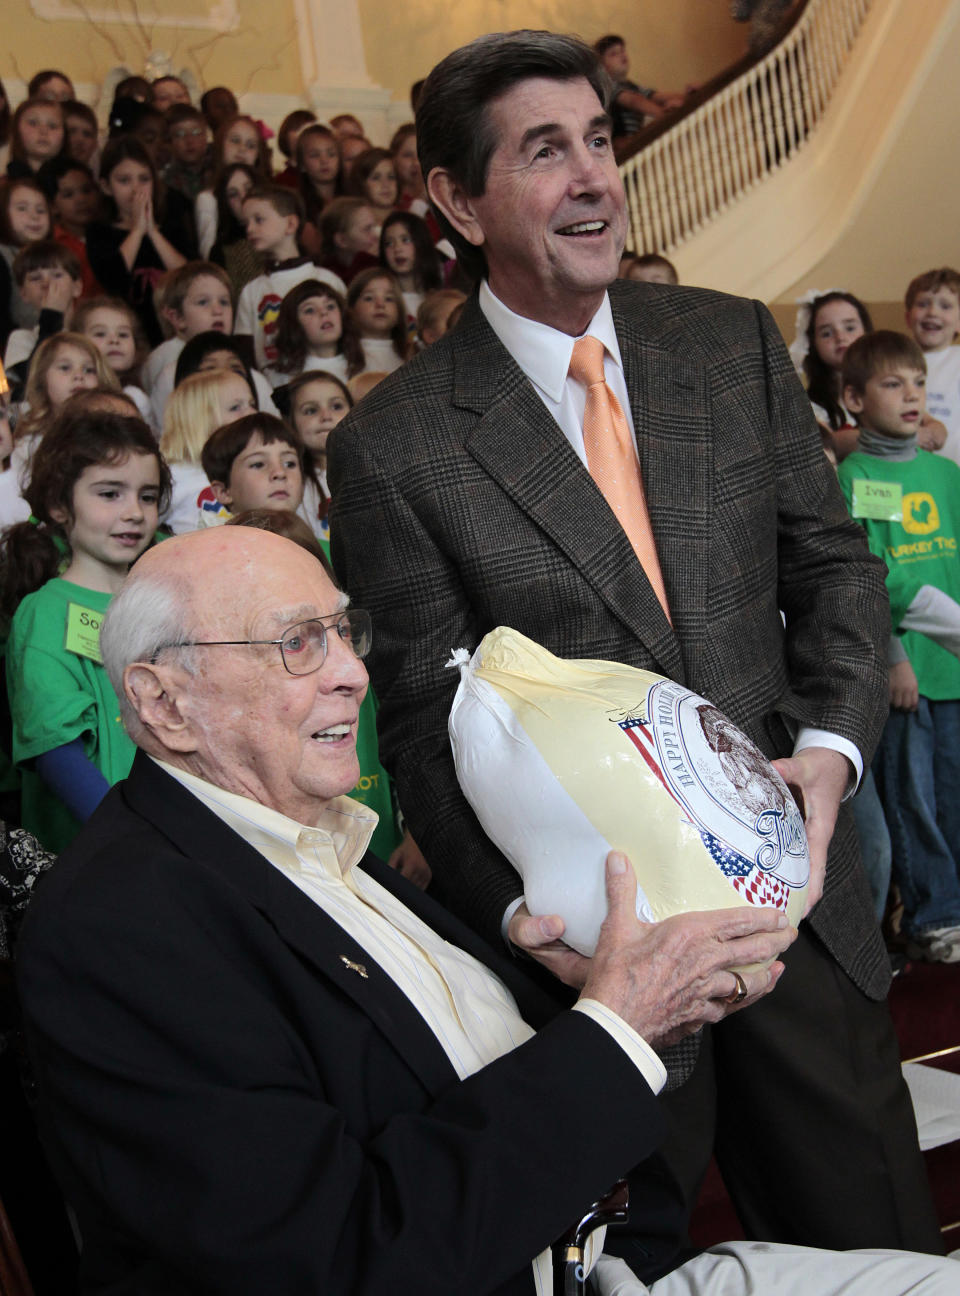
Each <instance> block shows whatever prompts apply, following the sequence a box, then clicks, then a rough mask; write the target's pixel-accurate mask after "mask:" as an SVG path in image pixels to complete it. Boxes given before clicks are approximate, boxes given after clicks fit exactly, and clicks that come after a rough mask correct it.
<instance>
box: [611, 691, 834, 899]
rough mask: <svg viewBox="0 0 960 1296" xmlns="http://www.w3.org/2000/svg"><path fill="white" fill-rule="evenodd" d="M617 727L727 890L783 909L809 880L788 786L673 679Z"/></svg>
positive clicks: (712, 711)
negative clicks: (677, 809) (696, 839)
mask: <svg viewBox="0 0 960 1296" xmlns="http://www.w3.org/2000/svg"><path fill="white" fill-rule="evenodd" d="M617 724H618V726H619V728H620V729H621V730H622V731H623V734H624V736H625V738H626V739H628V740H629V742H631V743H632V744H633V746H634V747H635V748H636V750H637V751H638V752H639V754H640V756H641V757H642V758H643V760H644V763H645V764H646V765H647V767H648V768H649V770H650V771H651V773H652V774H653V776H654V777H655V778H656V779H658V781H659V782H660V784H661V785H662V787H663V788H664V790H665V791H666V792H667V793H668V794H669V795H670V796H671V797H672V798H673V800H674V801H675V802H676V803H677V805H678V806H679V807H680V809H681V811H682V814H683V817H684V819H685V821H686V822H687V823H689V824H690V825H691V827H692V828H694V829H695V830H696V831H697V833H698V834H699V836H700V840H701V841H702V842H703V847H704V850H705V851H706V852H707V854H708V855H709V857H710V859H711V860H712V861H713V862H714V864H715V865H716V866H717V868H718V869H719V870H720V872H721V873H723V875H724V876H725V877H726V878H727V880H728V881H729V883H730V885H731V886H732V887H733V888H734V890H735V891H736V892H738V894H739V895H741V896H742V897H743V898H744V899H745V900H746V901H748V902H749V903H750V904H756V905H774V906H776V908H778V909H782V910H786V907H787V901H788V900H789V898H790V893H791V891H792V890H793V889H795V888H796V887H802V886H805V885H806V883H807V879H808V877H809V874H810V860H809V856H808V853H807V839H806V834H805V833H804V830H803V819H802V818H801V815H800V812H799V810H798V809H797V807H796V805H795V803H794V801H793V798H792V797H791V796H790V793H789V792H788V790H787V786H786V784H785V783H784V782H783V780H782V779H781V778H780V776H779V775H778V774H777V772H776V770H774V769H773V768H772V766H771V765H770V762H769V761H768V760H767V758H766V757H765V756H764V754H763V753H762V752H761V751H760V749H759V748H758V747H756V746H755V745H754V744H753V743H752V742H751V741H750V739H749V738H748V737H747V736H746V734H744V733H743V732H742V731H741V730H739V729H738V728H737V727H736V725H734V724H733V723H732V722H731V721H730V720H728V719H727V718H726V716H724V715H723V714H722V712H720V711H718V710H717V708H716V707H715V706H713V705H712V704H711V703H709V702H707V701H705V699H704V698H701V697H698V696H697V695H696V694H695V693H691V692H690V690H689V689H685V688H683V686H682V685H680V684H675V683H673V682H672V681H670V680H659V681H657V683H655V684H653V685H651V687H650V688H649V689H648V690H647V695H646V698H645V699H644V701H643V702H642V703H641V705H640V706H639V707H637V708H636V710H635V711H634V712H632V713H631V714H630V715H629V716H627V717H626V718H623V719H618V720H617Z"/></svg>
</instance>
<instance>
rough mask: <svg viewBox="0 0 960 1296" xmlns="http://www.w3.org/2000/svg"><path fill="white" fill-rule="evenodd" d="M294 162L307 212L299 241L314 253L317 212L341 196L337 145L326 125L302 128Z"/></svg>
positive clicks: (315, 249)
mask: <svg viewBox="0 0 960 1296" xmlns="http://www.w3.org/2000/svg"><path fill="white" fill-rule="evenodd" d="M296 162H297V170H298V172H299V174H300V185H299V188H300V197H301V198H302V199H303V207H304V212H305V213H306V220H305V222H304V226H303V228H302V230H301V231H300V238H301V242H302V243H303V246H304V248H305V249H306V251H307V252H309V253H310V254H313V253H315V252H319V250H320V234H319V229H318V223H319V220H320V213H321V212H322V211H323V209H324V207H326V205H327V203H329V202H332V200H333V199H334V198H337V197H339V196H340V195H341V194H342V193H343V171H342V168H341V162H340V145H339V144H338V142H337V137H336V135H334V133H333V131H332V130H331V129H330V127H329V126H324V125H323V124H322V123H321V122H315V123H313V124H312V125H310V126H305V127H304V128H303V130H302V131H301V132H300V134H299V136H298V138H297V151H296Z"/></svg>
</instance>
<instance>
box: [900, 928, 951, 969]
mask: <svg viewBox="0 0 960 1296" xmlns="http://www.w3.org/2000/svg"><path fill="white" fill-rule="evenodd" d="M907 957H908V958H913V959H925V960H926V961H927V962H928V963H960V927H935V928H934V929H933V931H925V932H917V933H916V934H915V935H913V936H908V937H907Z"/></svg>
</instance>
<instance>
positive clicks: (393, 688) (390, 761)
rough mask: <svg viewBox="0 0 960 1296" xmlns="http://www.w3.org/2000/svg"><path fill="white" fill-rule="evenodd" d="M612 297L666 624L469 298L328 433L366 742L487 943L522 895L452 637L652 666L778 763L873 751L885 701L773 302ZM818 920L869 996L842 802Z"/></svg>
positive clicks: (872, 989)
mask: <svg viewBox="0 0 960 1296" xmlns="http://www.w3.org/2000/svg"><path fill="white" fill-rule="evenodd" d="M610 299H611V304H612V307H613V314H614V321H615V324H616V329H617V336H618V339H619V341H620V348H621V353H622V357H623V364H624V370H625V375H626V383H627V389H628V391H629V392H630V393H631V411H632V415H633V422H634V426H635V429H636V435H637V441H638V446H639V452H640V461H641V464H642V468H643V475H644V483H645V488H646V493H647V498H648V503H649V508H650V516H651V521H652V524H653V529H654V533H655V535H656V539H657V550H658V553H659V556H660V565H661V568H662V570H663V577H664V581H665V583H666V589H667V595H668V599H669V603H670V609H671V614H672V619H673V625H672V627H671V625H670V623H668V621H667V620H666V617H665V616H664V614H663V611H662V609H661V608H660V606H659V604H658V602H657V599H656V597H655V595H654V593H653V591H652V589H651V588H650V585H649V582H648V581H647V579H646V576H645V575H644V573H643V570H642V568H641V566H640V564H639V563H638V562H637V560H636V558H635V556H634V553H633V550H632V549H631V548H630V544H629V542H628V540H627V538H626V536H625V535H624V533H623V530H622V529H621V527H620V526H619V525H618V523H617V521H616V519H615V517H614V515H613V513H612V512H611V510H610V508H609V506H608V505H607V503H606V501H605V500H604V498H603V496H602V495H601V493H600V491H599V490H598V488H597V487H596V485H595V484H594V482H593V481H592V479H591V477H590V475H589V473H588V472H587V470H586V469H585V468H584V466H583V464H582V463H581V462H580V460H579V459H578V457H577V455H576V454H575V452H574V451H573V450H572V449H571V447H570V445H569V443H568V442H567V440H566V438H565V437H564V436H563V434H562V432H561V431H560V429H559V427H558V426H557V424H556V423H555V422H554V420H553V419H552V418H551V417H550V415H549V414H548V413H547V410H546V408H545V406H544V405H543V403H542V401H541V400H540V398H539V396H538V395H537V393H536V391H535V390H534V388H533V386H532V384H531V383H530V382H529V381H528V380H527V378H526V377H525V376H524V374H523V373H522V371H521V370H520V368H519V367H518V366H517V365H516V363H515V362H514V361H513V359H512V358H511V357H510V355H509V354H508V353H507V351H506V350H505V348H504V347H503V346H502V345H501V343H500V342H499V341H498V339H497V338H496V336H495V334H494V333H493V331H492V330H491V329H490V327H489V325H488V324H487V323H486V320H485V319H484V317H483V315H482V313H481V311H480V309H479V306H478V304H477V302H476V299H474V300H472V301H471V302H469V303H468V305H467V308H466V309H465V311H464V314H463V317H462V319H461V321H460V324H459V325H458V327H457V328H456V329H455V330H454V332H453V333H451V334H448V335H447V336H446V337H444V338H442V339H441V340H440V341H439V342H438V343H436V344H435V345H434V346H432V347H430V348H429V349H428V350H427V351H426V352H424V353H423V354H422V355H421V356H419V357H418V358H417V359H416V360H414V361H413V362H411V363H410V364H408V365H406V366H404V368H403V369H401V370H400V371H399V372H398V373H396V374H394V375H392V376H391V378H390V379H388V380H386V381H384V382H383V383H381V384H380V386H378V387H377V388H376V390H375V391H374V392H372V393H371V394H370V395H368V396H367V397H365V398H364V400H363V403H362V404H361V405H360V406H359V407H358V409H357V410H355V411H353V412H352V413H351V414H350V415H349V416H348V418H347V419H345V420H344V421H343V422H342V423H341V424H340V425H339V426H338V427H337V429H336V431H335V432H334V434H333V436H332V437H331V441H330V467H329V480H330V483H331V490H332V496H333V506H332V515H331V516H332V521H331V544H332V551H333V558H334V563H335V565H336V568H337V572H338V575H339V577H340V579H341V581H342V583H343V585H344V588H345V589H347V590H348V591H349V592H350V595H351V597H352V598H353V600H354V602H355V603H356V604H357V605H358V606H362V607H368V608H370V610H371V611H372V613H373V615H374V646H373V654H372V657H371V659H370V662H369V665H370V668H371V675H372V678H373V681H374V684H375V687H376V690H377V696H378V699H379V701H380V713H379V727H380V733H381V747H382V757H383V760H384V763H385V764H386V765H387V768H388V769H391V770H392V772H393V773H394V776H395V778H396V780H397V784H398V792H399V796H400V803H401V805H402V806H403V809H404V813H405V815H406V816H407V818H408V820H409V821H410V825H411V828H412V831H413V834H414V836H415V837H416V839H417V841H418V842H419V844H420V846H421V847H422V849H423V850H424V852H425V854H426V857H427V859H428V860H429V862H430V864H431V867H432V868H433V870H434V874H435V877H436V878H437V879H438V882H439V884H440V885H441V887H442V888H443V890H442V895H443V897H444V899H445V900H446V901H447V902H448V903H450V904H451V905H452V906H453V907H454V908H456V909H457V910H458V912H459V913H460V914H461V916H462V917H465V918H466V919H467V921H469V922H471V923H472V924H473V925H475V926H477V927H478V928H479V929H480V930H481V931H482V932H483V933H484V934H485V935H486V936H487V938H488V939H493V937H494V933H496V931H497V930H498V928H499V924H500V921H501V917H502V915H503V911H504V909H505V907H506V905H507V904H508V903H509V901H510V900H512V899H513V898H514V897H516V896H517V895H519V894H520V887H519V880H518V878H517V877H516V875H515V874H514V872H513V870H512V868H511V867H510V865H509V864H508V863H507V862H506V861H505V860H504V859H503V857H502V856H500V855H499V853H498V852H497V851H496V850H495V849H494V848H493V847H492V845H491V844H490V843H489V842H488V841H486V839H485V838H484V834H483V832H482V829H480V827H479V825H478V823H477V821H476V819H475V818H474V816H473V814H472V812H471V810H470V809H469V807H468V806H467V804H466V802H465V800H464V799H463V797H462V795H461V793H460V791H459V788H458V786H457V781H456V775H455V773H454V769H453V761H452V758H451V755H450V749H449V741H448V738H447V727H446V726H447V716H448V714H449V708H450V703H451V701H452V698H453V694H454V691H455V689H456V684H457V678H456V672H454V671H445V670H444V669H443V664H444V661H445V660H446V659H447V658H448V656H449V653H450V650H451V649H452V648H461V647H465V648H469V649H473V648H474V647H475V646H476V645H477V643H479V641H480V639H481V638H482V637H483V635H484V634H486V632H487V631H488V630H490V629H491V628H493V627H494V626H496V625H508V626H512V627H513V628H514V629H516V630H519V631H521V632H522V633H523V634H526V635H528V636H530V637H531V638H533V639H535V640H538V641H539V642H540V643H542V644H544V645H545V646H546V647H547V648H548V649H550V651H551V652H554V653H556V654H557V655H558V656H561V657H598V658H610V659H613V660H616V661H622V662H626V663H627V664H629V665H633V666H639V667H643V668H645V669H648V670H655V671H659V672H660V673H662V674H664V675H666V676H668V677H669V678H671V679H674V680H678V681H680V682H681V683H683V684H686V685H687V686H688V687H690V688H692V689H693V690H694V691H695V692H697V693H700V694H702V695H703V696H704V697H706V698H709V699H710V700H711V701H712V702H714V703H715V704H716V705H717V706H718V707H720V708H721V709H722V710H723V711H724V712H725V713H726V714H727V715H728V716H730V718H731V719H732V720H734V721H735V722H736V723H737V724H738V725H740V727H741V728H742V729H744V730H745V731H746V732H747V733H748V734H749V735H750V736H751V738H753V740H754V741H755V742H756V743H757V744H758V746H760V747H761V748H762V749H763V750H764V751H765V752H766V753H767V754H768V755H770V756H782V755H788V754H789V753H790V751H791V748H792V740H791V732H792V730H793V729H795V728H796V726H797V725H801V724H802V725H812V726H815V727H818V728H823V729H826V730H829V731H831V732H833V733H837V734H840V735H842V736H844V737H845V738H848V739H849V740H851V741H852V742H853V743H854V744H855V745H856V746H857V747H858V748H859V749H860V751H861V752H862V753H863V755H864V760H865V761H867V760H869V758H870V756H871V754H872V750H873V747H874V744H875V742H876V739H877V737H878V735H879V732H880V727H881V725H882V722H883V718H884V716H885V714H886V705H887V704H886V697H887V683H886V679H887V672H886V659H885V653H884V651H883V648H882V645H884V644H885V642H886V635H887V634H888V633H889V609H888V605H887V599H886V592H885V590H884V584H883V568H882V565H881V564H880V563H879V562H878V561H876V560H875V559H874V558H873V557H872V556H871V555H870V554H869V552H868V550H867V547H866V544H865V541H864V537H863V533H862V531H861V530H860V528H859V527H857V526H856V524H855V523H853V522H852V521H851V520H850V518H849V517H848V515H847V511H846V509H845V507H844V504H843V500H842V498H841V495H840V492H839V490H838V488H837V484H836V480H835V474H834V473H833V471H832V469H831V468H830V466H829V464H828V463H827V461H826V459H825V458H824V456H823V454H822V452H821V450H820V443H819V438H818V436H817V433H816V429H815V424H814V421H813V418H812V415H811V412H810V406H809V402H808V401H807V399H806V397H805V395H804V393H803V391H802V388H801V387H800V384H799V383H798V382H797V379H796V376H795V374H794V372H793V367H792V365H791V364H790V360H789V357H788V356H787V354H786V351H785V349H784V347H783V344H782V341H781V339H780V335H779V333H778V332H777V329H776V327H775V325H774V323H773V321H772V319H771V318H770V316H769V314H768V312H767V311H766V310H765V309H764V308H763V307H762V306H761V305H760V304H759V303H751V302H749V301H745V300H743V299H740V298H732V297H725V296H722V295H720V294H718V293H713V292H707V291H705V290H701V289H692V288H672V287H666V286H664V285H659V284H633V283H625V282H624V281H622V280H620V281H617V282H616V283H614V284H612V285H611V287H610ZM781 609H782V610H783V612H784V614H785V616H786V628H784V625H783V623H782V621H781V616H780V612H781ZM811 924H812V926H813V927H814V929H815V930H816V932H817V933H818V935H819V936H820V937H821V939H822V940H823V941H824V942H825V944H826V945H827V947H828V948H829V949H830V951H831V952H832V954H833V955H834V957H835V958H836V959H837V960H838V961H839V962H840V963H841V965H842V966H843V967H844V968H845V969H846V971H847V972H848V973H849V974H850V975H851V976H852V977H853V979H854V980H855V981H856V982H857V984H858V985H860V987H861V988H862V989H863V990H865V991H866V992H867V993H868V994H870V995H872V996H874V997H880V996H882V995H883V994H884V993H885V991H886V988H887V985H888V983H889V964H888V960H887V958H886V954H885V952H884V949H883V945H882V942H881V941H880V937H879V933H878V931H877V926H876V923H875V921H874V918H873V912H872V906H871V901H870V896H869V892H868V889H867V885H866V882H865V879H864V878H863V876H862V871H861V870H860V868H859V864H858V861H857V852H856V845H855V838H854V834H853V831H852V828H851V825H850V822H849V816H848V814H847V812H846V810H845V809H843V810H842V812H841V820H840V824H839V826H838V831H837V834H836V836H835V840H834V848H833V850H832V853H831V858H830V867H829V870H828V876H827V884H826V893H825V896H824V899H823V900H822V901H821V903H820V905H819V906H818V907H817V909H816V911H815V914H814V916H813V917H812V919H811Z"/></svg>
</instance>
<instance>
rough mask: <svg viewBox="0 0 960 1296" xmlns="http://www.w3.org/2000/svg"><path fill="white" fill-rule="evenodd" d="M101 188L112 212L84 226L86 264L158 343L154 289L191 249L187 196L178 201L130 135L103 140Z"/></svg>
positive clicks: (160, 333) (159, 332)
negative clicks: (185, 217) (185, 206)
mask: <svg viewBox="0 0 960 1296" xmlns="http://www.w3.org/2000/svg"><path fill="white" fill-rule="evenodd" d="M100 187H101V188H102V189H103V192H104V193H105V194H106V195H107V198H108V199H109V202H110V205H111V207H112V215H111V219H110V220H109V222H101V221H94V223H93V224H91V225H90V226H89V227H88V229H87V256H88V258H89V261H90V268H91V269H92V270H93V273H94V274H95V275H96V277H97V279H98V280H99V282H100V283H101V284H102V285H103V287H104V289H105V291H106V292H108V293H110V294H111V295H112V296H115V297H122V298H123V299H124V301H126V302H128V303H129V304H130V305H131V306H132V307H133V309H134V310H135V311H136V312H137V315H138V316H139V318H140V322H141V323H142V324H143V329H144V332H145V333H146V335H147V340H148V342H149V343H150V345H151V347H155V346H159V344H160V343H161V342H162V341H163V331H162V329H161V327H160V321H159V320H158V319H157V313H156V309H155V307H154V301H153V290H154V288H155V286H156V284H157V282H158V280H159V279H160V278H161V276H162V275H163V273H164V271H165V270H173V269H175V268H176V267H177V266H181V265H183V263H184V261H186V260H188V259H190V258H191V257H192V256H194V255H195V252H196V246H195V243H194V241H193V239H192V236H191V231H190V230H189V228H188V227H187V226H186V224H185V222H184V220H183V206H182V204H184V203H185V201H186V200H185V199H182V198H181V199H180V204H179V205H178V204H177V203H176V199H174V198H173V195H172V193H171V194H169V195H168V193H167V192H165V191H164V189H163V187H162V186H161V184H160V181H159V180H158V178H157V174H156V171H155V169H154V166H153V162H152V161H151V160H150V155H149V153H148V152H147V150H146V149H145V148H144V147H143V145H142V144H141V143H140V142H139V140H136V139H133V138H132V137H131V136H129V135H118V136H116V137H115V138H114V139H111V140H109V141H108V142H107V144H106V146H105V148H104V150H103V157H102V159H101V162H100ZM168 199H169V202H168ZM168 205H169V210H168Z"/></svg>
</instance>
